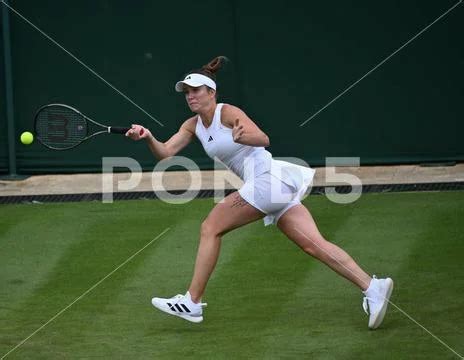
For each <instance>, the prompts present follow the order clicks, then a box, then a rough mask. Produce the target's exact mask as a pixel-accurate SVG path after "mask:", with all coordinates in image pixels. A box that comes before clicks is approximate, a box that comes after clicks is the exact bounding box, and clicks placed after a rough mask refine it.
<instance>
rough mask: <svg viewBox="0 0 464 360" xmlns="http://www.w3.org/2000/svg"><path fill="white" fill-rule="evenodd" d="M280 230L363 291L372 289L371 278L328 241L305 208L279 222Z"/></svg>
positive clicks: (292, 209)
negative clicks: (370, 285)
mask: <svg viewBox="0 0 464 360" xmlns="http://www.w3.org/2000/svg"><path fill="white" fill-rule="evenodd" d="M277 226H278V228H279V229H280V230H281V231H282V232H283V233H284V234H285V235H286V236H287V237H288V238H289V239H290V240H292V241H293V242H295V243H296V244H297V245H298V246H299V247H300V248H301V249H302V250H303V251H305V252H306V253H308V254H309V255H312V256H314V257H315V258H317V259H318V260H320V261H322V262H323V263H324V264H326V265H327V266H329V267H330V268H331V269H332V270H334V271H336V272H337V273H339V274H340V275H342V276H343V277H345V278H346V279H348V280H350V281H351V282H352V283H354V284H355V285H357V286H358V287H359V288H360V289H361V290H366V289H367V288H368V287H369V283H370V281H371V277H370V276H369V275H368V274H366V273H365V272H364V271H363V270H362V269H361V268H360V267H359V265H358V264H356V262H355V261H354V260H353V259H352V258H351V256H350V255H348V254H347V253H346V252H345V251H344V250H342V249H340V248H339V247H338V246H337V245H335V244H332V243H330V242H328V241H327V240H325V239H324V237H323V236H322V235H321V233H320V232H319V230H318V228H317V226H316V223H315V222H314V219H313V217H312V216H311V214H310V213H309V211H308V209H306V207H305V206H303V205H301V204H299V205H295V206H294V207H292V208H290V209H289V210H288V211H287V212H285V214H283V215H282V217H281V218H280V219H279V221H278V222H277Z"/></svg>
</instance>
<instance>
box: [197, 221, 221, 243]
mask: <svg viewBox="0 0 464 360" xmlns="http://www.w3.org/2000/svg"><path fill="white" fill-rule="evenodd" d="M220 235H221V231H220V229H219V227H218V226H217V224H214V223H213V222H212V221H211V220H209V219H208V218H206V219H205V220H204V221H203V222H202V223H201V228H200V236H201V238H202V239H207V238H216V237H218V236H220Z"/></svg>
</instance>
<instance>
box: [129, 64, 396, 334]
mask: <svg viewBox="0 0 464 360" xmlns="http://www.w3.org/2000/svg"><path fill="white" fill-rule="evenodd" d="M225 59H226V58H225V57H222V56H220V57H217V58H215V59H213V60H212V61H211V62H209V63H208V64H206V65H205V66H203V67H202V68H200V69H197V70H193V71H191V72H189V73H188V74H187V75H186V76H185V78H184V79H183V80H182V81H179V82H177V83H176V85H175V89H176V91H177V92H183V93H184V95H185V100H186V101H187V104H188V106H189V108H190V110H191V111H192V112H193V113H195V115H194V116H192V117H191V118H189V119H187V120H186V121H185V122H184V123H183V124H182V126H181V127H180V129H179V131H178V132H177V133H176V134H174V135H173V136H172V137H171V138H170V139H169V140H167V141H166V142H161V141H159V140H158V139H156V138H155V137H154V136H153V134H152V133H151V132H150V130H149V129H147V128H144V127H142V126H140V125H132V128H131V129H130V130H129V131H128V132H127V133H126V136H128V137H129V138H131V139H133V140H140V139H144V140H146V142H147V144H148V147H149V148H150V150H151V152H152V153H153V154H154V156H155V157H156V158H158V159H165V158H168V157H170V156H173V155H176V154H177V153H178V152H179V151H181V150H182V149H183V148H184V147H186V146H187V144H189V143H190V142H191V141H192V140H193V139H194V138H195V137H197V138H198V139H199V140H200V142H201V144H202V145H203V147H204V149H205V151H206V153H207V154H208V156H210V157H211V158H216V159H219V160H220V161H221V162H223V163H224V164H225V165H226V166H227V167H228V168H229V169H230V170H231V171H233V172H234V173H235V174H237V175H238V176H239V177H240V178H241V179H242V180H243V181H244V184H243V186H242V187H241V188H240V190H238V191H236V192H233V193H232V194H230V195H228V196H226V197H225V199H224V200H223V201H222V202H220V203H218V204H216V205H215V207H214V208H213V209H212V210H211V212H210V213H209V215H208V216H207V217H206V219H205V220H204V221H203V223H202V225H201V229H200V242H199V247H198V253H197V258H196V263H195V269H194V273H193V278H192V281H191V283H190V287H189V289H188V291H187V293H186V294H185V295H176V296H174V297H172V298H157V297H155V298H153V299H152V304H153V305H154V306H155V307H156V308H158V309H159V310H161V311H164V312H166V313H168V314H170V315H175V316H178V317H181V318H183V319H185V320H188V321H191V322H194V323H199V322H201V321H203V307H204V306H205V305H206V304H203V303H201V298H202V296H203V293H204V291H205V288H206V284H207V282H208V280H209V278H210V276H211V273H212V272H213V270H214V267H215V265H216V262H217V259H218V256H219V249H220V246H221V237H222V235H224V234H226V233H227V232H229V231H231V230H233V229H236V228H238V227H241V226H244V225H246V224H249V223H251V222H254V221H256V220H259V219H262V218H264V223H265V225H269V224H276V225H277V227H278V228H279V229H280V231H282V232H283V233H284V234H285V235H286V236H287V237H288V238H289V239H290V240H292V241H293V242H294V243H295V244H296V245H298V246H299V247H300V248H301V249H302V250H303V251H305V252H306V253H307V254H309V255H311V256H313V257H315V258H317V259H318V260H320V261H322V262H323V263H324V264H326V265H327V266H329V267H330V268H331V269H332V270H334V271H335V272H337V273H338V274H340V275H341V276H343V277H345V278H346V279H348V280H349V281H351V282H352V283H353V284H354V285H356V286H358V287H359V288H360V289H361V290H362V291H363V293H364V295H365V297H364V301H363V307H364V310H365V311H366V313H368V315H369V323H368V326H369V328H371V329H375V328H377V327H378V326H379V325H380V324H381V322H382V320H383V318H384V315H385V312H386V309H387V306H388V299H389V298H390V295H391V292H392V290H393V281H392V280H391V279H390V278H386V279H377V278H376V277H375V275H374V276H372V277H371V276H369V275H368V274H367V273H366V272H364V271H363V270H362V269H361V268H360V267H359V266H358V265H357V264H356V262H355V261H354V260H353V259H352V258H351V257H350V256H349V255H348V254H347V253H346V252H345V251H344V250H342V249H340V248H339V247H338V246H336V245H334V244H332V243H330V242H329V241H327V240H326V239H324V237H323V236H322V235H321V233H320V232H319V230H318V228H317V226H316V223H315V222H314V219H313V218H312V216H311V214H310V212H309V211H308V209H307V208H306V207H305V206H304V205H302V204H301V202H300V200H301V198H302V197H303V196H304V194H305V192H306V190H307V189H308V187H309V186H310V185H311V183H312V180H313V177H314V173H315V171H314V170H313V169H311V168H307V167H302V166H297V165H294V164H290V163H287V162H283V161H277V160H274V159H272V156H271V154H270V153H269V152H268V151H267V150H265V147H266V146H269V137H268V136H267V135H266V134H265V133H264V132H263V131H262V130H261V129H260V128H259V127H258V126H257V125H256V124H255V123H254V122H253V121H252V120H251V119H250V118H249V117H248V116H247V114H246V113H245V112H243V111H242V110H241V109H240V108H238V107H236V106H233V105H229V104H221V103H219V104H218V103H217V101H216V99H217V92H216V82H215V80H216V75H215V74H216V72H217V71H218V70H219V69H220V68H221V66H222V64H223V63H224V61H225Z"/></svg>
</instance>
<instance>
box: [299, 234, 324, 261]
mask: <svg viewBox="0 0 464 360" xmlns="http://www.w3.org/2000/svg"><path fill="white" fill-rule="evenodd" d="M326 242H327V240H325V239H324V238H323V237H322V236H321V237H315V238H313V239H310V238H307V237H305V239H304V241H303V243H302V246H301V248H302V249H303V251H304V252H305V253H307V254H309V255H311V256H314V257H316V258H321V257H323V256H324V254H325V253H324V244H325V243H326Z"/></svg>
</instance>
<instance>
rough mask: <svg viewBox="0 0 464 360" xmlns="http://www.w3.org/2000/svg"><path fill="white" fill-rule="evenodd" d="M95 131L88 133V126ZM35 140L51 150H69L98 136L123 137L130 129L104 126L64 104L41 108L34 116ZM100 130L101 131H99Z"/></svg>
mask: <svg viewBox="0 0 464 360" xmlns="http://www.w3.org/2000/svg"><path fill="white" fill-rule="evenodd" d="M91 124H93V125H95V126H92V127H97V130H96V131H95V132H93V133H90V131H91V129H90V127H91V126H90V125H91ZM34 129H35V134H36V138H37V140H39V141H40V143H41V144H42V145H44V146H45V147H47V148H49V149H52V150H69V149H72V148H75V147H76V146H78V145H80V144H82V143H83V142H84V141H86V140H88V139H90V138H93V137H94V136H97V135H100V134H121V135H124V134H125V133H126V132H127V131H128V130H129V129H130V128H125V127H117V126H106V125H103V124H100V123H98V122H96V121H94V120H92V119H90V118H89V117H87V116H85V115H84V114H82V113H81V112H80V111H79V110H76V109H74V108H73V107H71V106H68V105H64V104H49V105H45V106H42V107H41V108H40V109H39V110H38V111H37V113H36V114H35V119H34ZM100 129H102V130H100Z"/></svg>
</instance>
